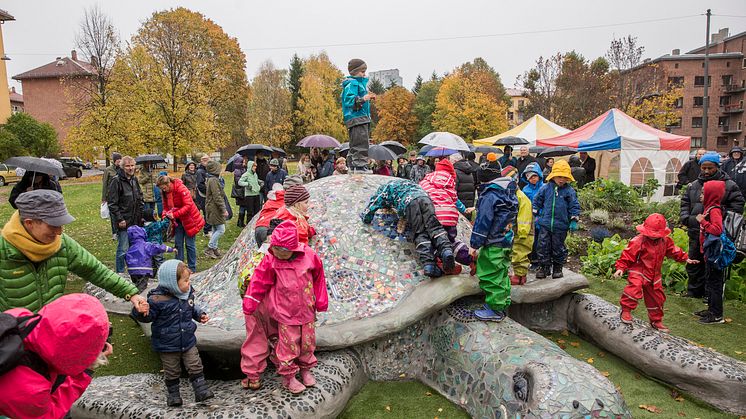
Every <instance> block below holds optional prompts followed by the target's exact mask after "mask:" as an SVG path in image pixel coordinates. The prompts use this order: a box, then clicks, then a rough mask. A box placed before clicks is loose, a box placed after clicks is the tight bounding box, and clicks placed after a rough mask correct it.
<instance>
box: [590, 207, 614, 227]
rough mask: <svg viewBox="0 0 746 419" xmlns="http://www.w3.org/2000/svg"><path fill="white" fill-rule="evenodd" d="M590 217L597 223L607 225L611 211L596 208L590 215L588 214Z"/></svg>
mask: <svg viewBox="0 0 746 419" xmlns="http://www.w3.org/2000/svg"><path fill="white" fill-rule="evenodd" d="M588 218H590V219H591V221H592V222H594V223H596V224H601V225H606V224H608V223H609V211H606V210H604V209H594V210H593V211H591V213H590V215H588Z"/></svg>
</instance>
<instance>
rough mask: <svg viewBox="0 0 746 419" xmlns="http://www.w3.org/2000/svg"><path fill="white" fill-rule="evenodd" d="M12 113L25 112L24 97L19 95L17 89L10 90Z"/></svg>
mask: <svg viewBox="0 0 746 419" xmlns="http://www.w3.org/2000/svg"><path fill="white" fill-rule="evenodd" d="M10 111H11V113H18V112H23V95H22V94H20V93H17V92H16V88H15V87H11V88H10Z"/></svg>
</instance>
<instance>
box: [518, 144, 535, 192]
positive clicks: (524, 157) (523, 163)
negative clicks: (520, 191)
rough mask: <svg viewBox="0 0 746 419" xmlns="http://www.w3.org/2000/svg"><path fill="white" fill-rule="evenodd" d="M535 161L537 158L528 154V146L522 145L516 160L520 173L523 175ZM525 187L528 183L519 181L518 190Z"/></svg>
mask: <svg viewBox="0 0 746 419" xmlns="http://www.w3.org/2000/svg"><path fill="white" fill-rule="evenodd" d="M535 161H536V158H535V157H533V156H531V155H530V154H528V146H527V145H522V146H521V148H520V149H519V150H518V158H517V159H516V163H517V166H516V169H518V173H523V171H524V170H526V167H527V166H528V165H529V164H531V163H533V162H535ZM524 186H526V182H525V181H524V180H523V179H521V180H520V181H518V188H523V187H524Z"/></svg>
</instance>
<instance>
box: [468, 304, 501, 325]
mask: <svg viewBox="0 0 746 419" xmlns="http://www.w3.org/2000/svg"><path fill="white" fill-rule="evenodd" d="M507 316H508V314H507V313H505V310H500V311H494V310H492V309H491V308H490V307H489V306H488V305H487V304H485V305H484V308H483V309H482V310H474V317H476V318H478V319H479V320H484V321H491V322H498V323H499V322H501V321H503V320H505V317H507Z"/></svg>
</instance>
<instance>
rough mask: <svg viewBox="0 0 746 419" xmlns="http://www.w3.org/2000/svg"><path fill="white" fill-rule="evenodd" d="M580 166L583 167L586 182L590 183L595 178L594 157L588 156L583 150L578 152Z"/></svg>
mask: <svg viewBox="0 0 746 419" xmlns="http://www.w3.org/2000/svg"><path fill="white" fill-rule="evenodd" d="M580 167H582V168H583V169H585V182H586V183H591V182H594V181H595V180H596V159H594V158H593V157H591V156H589V155H588V153H586V152H585V151H581V152H580Z"/></svg>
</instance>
